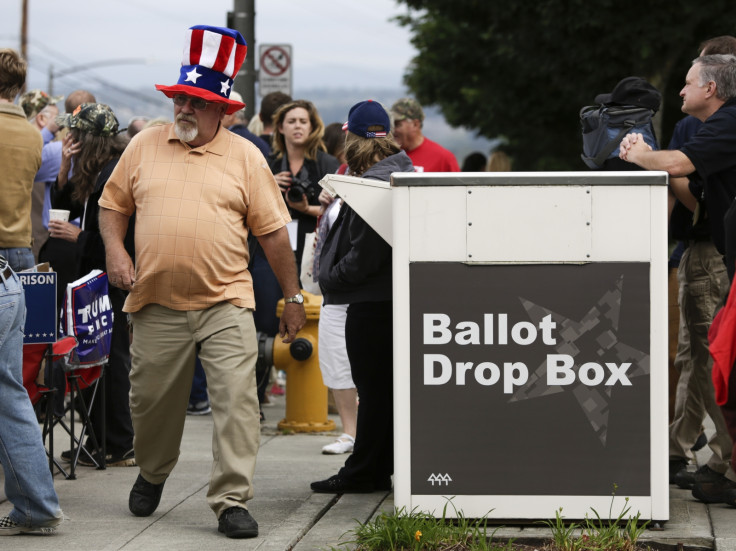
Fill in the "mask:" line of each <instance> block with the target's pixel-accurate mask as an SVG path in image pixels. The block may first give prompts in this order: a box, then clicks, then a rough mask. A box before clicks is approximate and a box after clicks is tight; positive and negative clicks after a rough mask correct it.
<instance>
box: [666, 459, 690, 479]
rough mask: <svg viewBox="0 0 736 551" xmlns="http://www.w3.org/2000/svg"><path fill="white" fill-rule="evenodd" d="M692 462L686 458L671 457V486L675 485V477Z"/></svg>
mask: <svg viewBox="0 0 736 551" xmlns="http://www.w3.org/2000/svg"><path fill="white" fill-rule="evenodd" d="M688 463H690V460H689V459H687V458H686V457H670V484H674V483H675V476H677V473H679V472H680V471H681V470H682V469H684V468H686V467H687V464H688Z"/></svg>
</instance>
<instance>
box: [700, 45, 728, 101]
mask: <svg viewBox="0 0 736 551" xmlns="http://www.w3.org/2000/svg"><path fill="white" fill-rule="evenodd" d="M696 63H699V64H700V65H701V67H700V83H699V84H700V86H705V85H706V84H708V83H709V82H711V81H713V82H715V83H716V97H717V98H718V99H720V100H722V101H727V100H729V99H731V98H734V97H736V56H733V55H730V54H714V55H705V56H702V57H697V58H695V59H694V60H693V65H695V64H696Z"/></svg>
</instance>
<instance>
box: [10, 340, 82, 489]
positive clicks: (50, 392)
mask: <svg viewBox="0 0 736 551" xmlns="http://www.w3.org/2000/svg"><path fill="white" fill-rule="evenodd" d="M76 346H77V339H75V338H74V337H64V338H63V339H61V340H59V341H56V342H53V343H48V344H40V343H33V344H25V345H23V386H24V387H25V389H26V392H28V397H29V398H30V400H31V404H33V405H34V406H38V405H43V406H44V407H43V408H41V409H40V411H41V413H42V415H43V429H42V435H43V440H44V442H45V443H46V446H47V448H46V455H47V456H48V458H49V469H50V470H51V474H53V473H54V467H56V468H57V469H59V472H61V473H62V474H63V475H64V476H65V477H66V478H69V473H67V471H66V470H65V469H64V467H62V465H61V463H60V462H59V461H58V460H57V459H56V457H55V456H54V433H53V430H52V429H53V427H54V425H55V422H54V419H55V417H56V405H57V404H58V403H59V402H61V403H62V404H63V395H62V396H61V398H57V396H58V395H59V390H60V389H59V388H57V386H56V385H55V384H54V381H53V378H52V370H53V365H54V364H56V363H57V362H59V361H60V360H62V359H63V358H64V357H66V356H67V355H68V354H69V353H70V352H71V351H72V350H73V349H74V348H75V347H76ZM42 400H45V402H42ZM62 412H63V406H62ZM62 414H63V413H62Z"/></svg>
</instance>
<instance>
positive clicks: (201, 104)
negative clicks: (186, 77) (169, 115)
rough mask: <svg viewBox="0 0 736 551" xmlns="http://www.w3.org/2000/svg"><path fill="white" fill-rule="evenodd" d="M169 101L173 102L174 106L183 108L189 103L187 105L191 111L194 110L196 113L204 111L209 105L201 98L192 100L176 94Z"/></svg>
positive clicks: (189, 97)
mask: <svg viewBox="0 0 736 551" xmlns="http://www.w3.org/2000/svg"><path fill="white" fill-rule="evenodd" d="M171 99H172V101H173V102H174V105H178V106H179V107H184V106H185V105H186V104H187V102H189V104H190V105H191V106H192V109H195V110H196V111H204V110H205V109H207V106H208V105H209V104H210V103H211V102H209V101H205V100H203V99H201V98H193V97H191V96H185V95H184V94H176V95H175V96H174V97H172V98H171Z"/></svg>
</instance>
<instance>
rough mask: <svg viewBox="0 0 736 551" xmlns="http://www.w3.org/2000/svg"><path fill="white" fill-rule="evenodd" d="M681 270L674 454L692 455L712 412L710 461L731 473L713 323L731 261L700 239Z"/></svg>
mask: <svg viewBox="0 0 736 551" xmlns="http://www.w3.org/2000/svg"><path fill="white" fill-rule="evenodd" d="M677 276H678V280H679V282H680V319H681V326H680V344H679V347H678V354H677V358H676V360H675V362H676V364H677V367H679V370H680V379H679V381H678V384H677V395H676V399H675V414H674V419H673V421H672V423H671V424H670V456H671V457H692V452H691V451H690V448H691V447H692V446H693V445H694V444H695V440H696V439H697V437H698V435H699V434H700V427H701V425H702V422H703V418H704V416H705V414H706V413H707V414H708V416H710V418H711V419H712V420H713V424H714V425H715V428H716V432H715V434H713V436H711V438H710V440H709V441H708V446H709V447H710V449H711V451H712V452H713V453H712V455H711V457H710V459H709V460H708V466H709V467H710V468H711V469H713V470H715V471H717V472H719V473H725V472H726V470H727V469H728V467H729V461H730V458H731V437H730V436H729V434H728V431H727V430H726V425H725V422H724V420H723V414H722V413H721V410H720V408H719V407H718V405H717V404H716V402H715V391H714V389H713V380H712V379H711V370H712V368H713V359H712V358H711V356H710V352H709V350H708V329H709V328H710V324H711V322H712V321H713V317H714V316H715V313H716V310H717V309H718V308H719V307H720V306H721V305H722V303H723V299H724V297H725V296H726V294H727V292H728V276H727V275H726V266H725V264H724V263H723V259H722V257H721V255H720V253H718V251H717V250H716V248H715V246H714V245H713V243H711V242H709V241H704V242H694V243H692V244H691V245H690V246H689V247H688V248H687V249H686V250H685V252H684V253H683V255H682V259H681V260H680V268H679V270H678V273H677ZM683 352H684V353H683Z"/></svg>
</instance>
